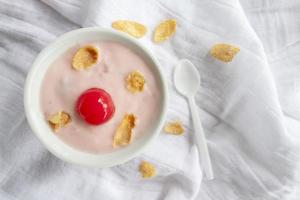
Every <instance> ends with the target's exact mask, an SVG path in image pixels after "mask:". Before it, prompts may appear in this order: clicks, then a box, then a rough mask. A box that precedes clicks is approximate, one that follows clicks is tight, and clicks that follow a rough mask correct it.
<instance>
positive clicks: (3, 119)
mask: <svg viewBox="0 0 300 200" xmlns="http://www.w3.org/2000/svg"><path fill="white" fill-rule="evenodd" d="M167 18H174V19H176V20H177V22H178V29H177V32H176V34H175V35H174V37H172V39H170V40H169V41H166V42H164V43H162V44H158V45H157V44H154V43H153V42H152V41H151V37H152V33H153V29H154V27H155V26H156V25H157V24H158V23H159V22H160V21H161V20H164V19H167ZM119 19H130V20H136V21H138V22H141V23H143V24H145V25H147V27H148V28H149V32H148V34H147V35H146V37H144V38H142V39H139V41H140V42H141V43H143V44H144V45H146V46H147V47H148V48H149V49H150V50H151V51H152V52H153V53H154V55H155V56H156V57H157V59H158V60H159V62H160V64H161V67H162V70H163V72H164V74H165V76H166V78H167V80H168V86H169V96H170V101H169V109H168V120H170V119H181V120H182V121H183V123H184V126H185V128H186V134H185V135H184V136H182V137H174V136H171V135H167V134H163V133H162V134H161V135H160V136H159V137H158V139H157V140H156V141H155V142H154V143H153V144H152V145H151V146H150V147H149V148H148V149H147V150H146V151H145V153H144V154H143V155H141V156H139V157H138V158H136V159H134V160H131V161H129V162H127V163H125V164H123V165H120V166H117V167H113V168H109V169H102V170H100V169H96V168H85V167H81V166H75V165H72V164H68V163H65V162H63V161H61V160H59V159H57V158H56V157H54V156H53V155H51V154H50V153H49V152H48V151H47V150H46V149H45V148H44V147H43V146H42V144H41V143H40V142H39V141H38V140H37V138H36V137H35V136H34V135H33V134H32V132H31V130H30V128H29V126H28V124H27V122H26V118H25V115H24V109H23V87H24V82H25V77H26V74H27V72H28V70H29V69H30V66H31V64H32V62H33V60H34V58H35V57H36V55H37V54H38V52H39V51H41V50H42V48H43V47H45V46H46V45H47V44H49V43H50V42H52V41H53V40H55V38H57V37H58V36H59V35H61V34H63V33H65V32H67V31H69V30H72V29H77V28H80V27H89V26H100V27H105V28H111V22H112V21H115V20H119ZM299 19H300V2H299V1H297V0H294V1H292V0H291V1H284V0H278V1H272V0H241V1H238V0H201V1H200V0H199V1H192V0H190V1H179V0H178V1H171V0H156V1H133V0H124V1H116V0H112V1H108V0H89V1H80V0H42V1H38V0H28V1H21V0H10V1H7V0H0V91H1V93H0V199H12V200H19V199H22V200H35V199H36V200H38V199H74V200H76V199H80V200H93V199H109V200H119V199H123V200H127V199H128V200H134V199H139V200H148V199H149V200H150V199H151V200H154V199H158V200H161V199H166V200H174V199H177V200H185V199H189V200H190V199H201V200H240V199H243V200H273V199H293V200H296V199H299V196H298V197H297V195H300V193H297V190H296V189H297V185H299V182H298V180H299V174H297V171H299V167H298V163H299V153H300V150H299V147H300V135H299V131H300V78H299V77H300V68H299V65H300V57H299V52H300V42H299V41H300V21H299ZM220 42H224V43H232V44H235V45H237V46H239V47H240V48H241V51H240V53H239V54H238V55H237V56H236V58H235V59H234V61H233V62H232V63H229V64H224V63H221V62H219V61H217V60H215V59H212V58H211V57H210V56H209V53H208V52H209V49H210V47H211V46H212V45H213V44H215V43H220ZM181 58H188V59H190V60H191V61H192V62H193V63H194V64H195V65H196V66H197V68H198V70H199V73H200V74H201V77H202V85H201V89H200V90H199V92H198V94H197V97H196V100H197V105H198V106H199V113H200V117H201V119H202V122H203V125H204V128H205V132H206V135H207V138H208V146H209V150H210V153H211V158H212V164H213V169H214V172H215V179H214V180H213V181H206V180H205V179H203V180H202V173H201V167H200V165H199V162H198V160H199V159H198V154H197V149H196V147H195V145H194V143H193V139H192V138H193V137H192V135H193V129H192V124H191V120H190V118H189V112H188V107H187V103H186V101H185V100H184V99H183V98H182V97H181V96H179V95H178V94H177V93H176V91H175V89H174V87H173V83H172V71H173V69H174V65H175V64H176V63H177V61H178V60H179V59H181ZM141 160H147V161H150V162H152V163H154V164H155V165H156V167H157V169H158V176H157V177H155V178H154V179H151V180H143V179H141V178H140V175H139V173H138V164H139V162H140V161H141ZM298 187H299V186H298Z"/></svg>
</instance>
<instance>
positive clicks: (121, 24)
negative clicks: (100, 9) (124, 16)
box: [111, 20, 147, 38]
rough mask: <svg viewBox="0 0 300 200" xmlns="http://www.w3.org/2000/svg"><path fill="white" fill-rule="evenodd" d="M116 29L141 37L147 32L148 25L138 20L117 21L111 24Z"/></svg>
mask: <svg viewBox="0 0 300 200" xmlns="http://www.w3.org/2000/svg"><path fill="white" fill-rule="evenodd" d="M111 26H112V27H113V28H114V29H116V30H119V31H122V32H125V33H128V34H129V35H131V36H133V37H135V38H140V37H143V36H144V35H145V34H146V33H147V27H146V26H144V25H143V24H140V23H138V22H134V21H129V20H119V21H115V22H113V23H112V25H111Z"/></svg>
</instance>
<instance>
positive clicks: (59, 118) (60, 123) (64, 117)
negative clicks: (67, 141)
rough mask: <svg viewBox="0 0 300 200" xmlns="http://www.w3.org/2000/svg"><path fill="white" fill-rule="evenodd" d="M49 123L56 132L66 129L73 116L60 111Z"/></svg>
mask: <svg viewBox="0 0 300 200" xmlns="http://www.w3.org/2000/svg"><path fill="white" fill-rule="evenodd" d="M48 122H49V125H50V127H51V128H52V129H53V131H55V132H56V131H58V129H59V128H61V127H64V126H66V125H67V124H69V123H70V122H71V116H70V115H69V114H68V113H66V112H64V111H60V112H58V113H56V114H54V115H52V116H51V117H50V118H49V120H48Z"/></svg>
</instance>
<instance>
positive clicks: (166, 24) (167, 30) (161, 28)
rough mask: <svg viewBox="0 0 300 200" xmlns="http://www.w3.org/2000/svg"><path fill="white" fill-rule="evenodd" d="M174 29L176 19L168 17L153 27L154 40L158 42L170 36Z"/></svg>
mask: <svg viewBox="0 0 300 200" xmlns="http://www.w3.org/2000/svg"><path fill="white" fill-rule="evenodd" d="M175 31H176V20H175V19H169V20H166V21H163V22H161V23H160V24H159V25H158V26H157V27H156V29H155V32H154V38H153V40H154V42H156V43H159V42H163V41H165V40H167V39H168V38H170V37H171V36H172V35H173V34H174V33H175Z"/></svg>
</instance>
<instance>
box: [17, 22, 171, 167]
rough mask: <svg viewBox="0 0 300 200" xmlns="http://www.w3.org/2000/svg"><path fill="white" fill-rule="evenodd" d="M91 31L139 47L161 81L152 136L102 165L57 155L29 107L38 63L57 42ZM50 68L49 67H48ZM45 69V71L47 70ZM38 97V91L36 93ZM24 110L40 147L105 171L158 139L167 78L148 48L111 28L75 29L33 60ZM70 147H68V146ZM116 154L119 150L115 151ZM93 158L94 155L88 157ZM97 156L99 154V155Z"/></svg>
mask: <svg viewBox="0 0 300 200" xmlns="http://www.w3.org/2000/svg"><path fill="white" fill-rule="evenodd" d="M91 32H97V33H99V34H109V35H114V36H116V37H119V38H120V39H121V40H124V41H126V42H129V43H131V44H133V45H135V46H137V47H138V48H140V49H142V50H143V51H144V53H145V54H146V56H147V57H148V58H149V59H150V60H151V62H152V63H153V64H154V68H156V70H157V72H158V73H157V75H158V76H159V77H158V78H159V79H160V80H161V84H160V88H161V94H162V95H163V98H162V102H161V109H162V110H161V114H160V118H159V121H158V123H157V125H156V127H155V128H154V130H153V132H152V134H151V136H150V137H149V138H148V139H147V140H146V141H145V142H144V144H143V145H141V146H137V147H136V149H135V151H132V152H131V153H130V154H128V155H127V156H125V157H121V158H119V159H118V160H116V159H115V160H106V161H105V162H103V163H101V162H100V163H99V162H92V161H91V162H85V161H83V160H81V159H76V156H70V155H69V156H66V154H63V153H62V152H59V151H58V150H57V149H56V148H55V147H54V145H55V144H49V142H48V141H46V140H45V138H44V137H45V136H43V135H44V134H43V133H42V132H43V130H40V128H39V127H38V125H37V124H36V123H35V122H34V117H35V115H36V113H34V111H33V110H32V109H31V108H30V102H31V99H32V95H31V94H32V93H31V87H32V84H33V82H34V79H35V75H36V71H37V70H38V67H39V66H40V63H41V62H42V60H43V59H44V58H45V57H47V55H49V52H50V54H51V50H52V49H54V48H55V47H56V46H57V45H58V44H59V43H63V41H65V40H66V39H67V38H69V37H72V36H74V35H76V34H84V33H91ZM48 67H49V66H48ZM48 67H47V69H48ZM38 94H39V92H38ZM23 100H24V109H25V115H26V118H27V121H28V124H29V126H30V127H31V130H32V132H33V133H34V134H35V135H36V136H37V137H38V139H39V140H40V141H41V142H42V143H43V145H44V146H45V147H46V148H47V150H48V151H50V152H51V153H52V154H53V155H55V156H56V157H58V158H60V159H61V160H64V161H67V162H69V163H73V164H79V165H83V166H90V167H99V168H104V167H112V166H115V165H119V164H122V163H125V162H127V161H129V160H131V159H133V158H135V157H136V156H138V155H140V154H141V153H142V152H143V151H144V150H145V149H146V148H147V146H149V144H150V143H151V142H152V141H153V140H154V139H155V138H156V137H157V136H158V134H159V132H160V130H161V129H162V126H163V122H164V120H165V118H166V112H167V104H168V90H167V84H166V79H165V78H164V76H163V73H162V70H161V67H160V64H159V62H158V61H157V59H156V58H155V57H154V55H153V54H152V53H151V51H150V50H149V49H147V48H146V47H145V46H144V45H142V44H141V43H139V42H138V41H137V40H136V39H135V38H133V37H131V36H129V35H127V34H125V33H122V32H118V31H115V30H112V29H107V28H101V27H89V28H80V29H75V30H72V31H69V32H67V33H65V34H63V35H61V36H59V37H58V38H57V39H56V40H55V41H54V42H52V43H50V44H49V45H47V46H46V47H45V48H44V49H43V50H42V51H41V52H40V53H39V54H38V56H37V57H36V59H35V60H34V62H33V64H32V66H31V68H30V69H29V72H28V74H27V77H26V82H25V87H24V99H23ZM68 146H69V145H68ZM117 152H118V151H117ZM90 155H93V154H90ZM104 155H105V154H104ZM98 156H99V155H98Z"/></svg>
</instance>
